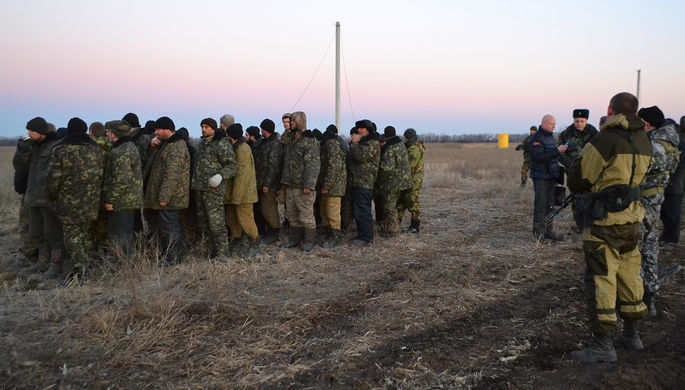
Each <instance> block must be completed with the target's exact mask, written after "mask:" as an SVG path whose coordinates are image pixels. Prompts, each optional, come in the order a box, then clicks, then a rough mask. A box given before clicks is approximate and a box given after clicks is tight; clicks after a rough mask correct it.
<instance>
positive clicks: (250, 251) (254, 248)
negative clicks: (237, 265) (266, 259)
mask: <svg viewBox="0 0 685 390" xmlns="http://www.w3.org/2000/svg"><path fill="white" fill-rule="evenodd" d="M257 255H259V242H257V241H252V240H250V243H249V245H248V247H247V252H245V254H244V255H243V257H244V258H246V259H251V258H253V257H256V256H257Z"/></svg>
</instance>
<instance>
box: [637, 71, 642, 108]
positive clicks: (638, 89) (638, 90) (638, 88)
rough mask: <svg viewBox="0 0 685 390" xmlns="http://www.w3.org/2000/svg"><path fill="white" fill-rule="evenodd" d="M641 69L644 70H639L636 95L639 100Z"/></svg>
mask: <svg viewBox="0 0 685 390" xmlns="http://www.w3.org/2000/svg"><path fill="white" fill-rule="evenodd" d="M640 71H642V69H638V70H637V95H636V97H637V101H638V102H639V101H640Z"/></svg>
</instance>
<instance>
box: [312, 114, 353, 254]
mask: <svg viewBox="0 0 685 390" xmlns="http://www.w3.org/2000/svg"><path fill="white" fill-rule="evenodd" d="M337 133H338V131H337V128H336V127H335V126H334V125H331V126H328V128H326V131H325V132H324V133H323V143H322V144H321V169H320V172H319V180H318V182H317V186H318V188H317V190H318V191H319V193H320V194H321V200H320V203H319V207H320V214H321V219H322V222H323V224H324V226H325V227H326V234H325V238H324V244H323V246H324V247H326V248H333V247H335V246H337V245H338V243H339V242H340V241H341V240H342V234H341V232H340V200H341V199H342V196H343V195H345V187H346V184H347V166H346V164H345V147H344V146H343V145H342V143H341V142H340V141H339V140H338V136H337Z"/></svg>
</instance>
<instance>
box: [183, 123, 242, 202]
mask: <svg viewBox="0 0 685 390" xmlns="http://www.w3.org/2000/svg"><path fill="white" fill-rule="evenodd" d="M194 160H195V161H194V166H193V174H192V178H191V182H190V188H191V189H192V190H194V191H208V192H213V193H216V194H219V195H224V194H226V186H227V185H228V182H229V181H230V180H231V178H232V177H233V176H235V174H236V171H237V170H238V163H237V162H236V160H235V153H234V152H233V145H231V142H230V141H229V140H228V139H227V138H226V137H225V133H223V132H218V131H217V132H215V133H214V136H213V137H203V138H202V140H201V141H200V144H199V145H198V147H197V149H196V150H195V159H194ZM216 174H219V175H221V183H220V184H219V185H218V186H217V187H216V188H212V187H210V186H209V178H211V177H212V176H214V175H216Z"/></svg>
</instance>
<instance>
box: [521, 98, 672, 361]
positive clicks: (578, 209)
mask: <svg viewBox="0 0 685 390" xmlns="http://www.w3.org/2000/svg"><path fill="white" fill-rule="evenodd" d="M607 111H608V112H607V116H606V117H603V118H602V120H601V121H600V124H601V125H600V131H597V130H596V129H595V128H594V127H593V126H592V125H589V124H588V123H587V119H588V117H589V111H588V110H586V109H577V110H574V111H573V117H574V123H573V125H572V126H569V127H568V128H567V129H566V130H564V131H563V132H562V133H561V134H560V136H559V137H558V139H557V140H555V138H554V136H553V131H554V127H555V125H556V121H555V119H554V117H553V116H551V115H545V116H544V117H543V118H542V123H541V125H540V126H539V129H538V130H537V132H535V133H534V134H533V135H532V136H531V137H530V138H529V139H527V140H526V141H525V149H526V151H527V153H528V155H529V157H530V170H531V175H530V176H531V178H532V179H533V184H534V187H535V204H534V216H533V234H534V236H535V238H536V239H538V240H543V241H559V240H561V237H560V236H557V235H556V234H555V233H554V232H553V229H552V222H551V220H546V218H545V216H546V215H547V214H548V213H549V212H550V211H552V209H553V206H554V198H555V186H558V185H559V184H562V185H563V183H564V180H563V179H564V171H566V172H567V183H566V184H567V186H568V188H569V189H570V191H571V192H572V193H573V194H574V202H573V214H574V219H575V221H576V227H575V228H574V230H575V231H576V233H582V234H583V250H584V253H585V261H586V272H585V291H586V294H587V300H588V305H589V309H590V310H589V311H590V322H591V330H592V333H593V335H594V342H593V344H592V345H591V346H590V347H588V348H586V349H584V350H581V351H576V352H573V353H572V354H571V357H572V358H573V359H574V360H576V361H581V362H589V363H594V362H598V361H616V352H615V349H614V346H616V347H622V348H629V349H633V350H641V349H643V345H642V342H641V340H640V337H639V333H638V330H637V321H638V320H639V319H642V318H644V317H646V316H647V315H649V316H650V317H656V314H657V313H656V306H655V301H656V296H657V292H658V289H659V285H660V283H661V281H663V280H664V279H665V278H667V277H669V276H671V275H672V274H674V273H675V272H677V271H678V270H679V269H680V266H679V265H675V266H672V267H669V268H661V267H660V266H659V263H658V251H659V246H660V240H661V245H662V246H664V245H670V244H673V243H677V242H678V238H679V236H680V215H681V210H682V200H683V192H685V191H683V187H685V165H684V164H683V163H682V158H681V153H682V151H683V150H684V149H685V132H684V129H683V127H682V126H683V125H685V117H683V118H681V123H680V126H678V124H676V123H675V121H673V120H671V119H666V118H665V117H664V114H663V112H662V111H661V110H660V109H659V108H658V107H657V106H652V107H645V108H641V109H640V110H638V101H637V98H636V97H635V96H633V95H632V94H630V93H627V92H624V93H619V94H617V95H615V96H614V97H612V99H611V101H610V102H609V107H608V110H607ZM522 183H523V182H522ZM557 183H559V184H557ZM665 199H669V201H668V202H667V204H666V207H664V208H662V204H664V200H665ZM660 218H663V220H664V233H663V235H661V237H660V236H659V219H660ZM617 305H618V314H620V316H621V317H622V318H623V321H624V326H623V333H622V335H621V336H619V337H618V338H616V339H614V338H613V334H614V333H615V331H616V330H617V329H618V316H617V307H616V306H617Z"/></svg>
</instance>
